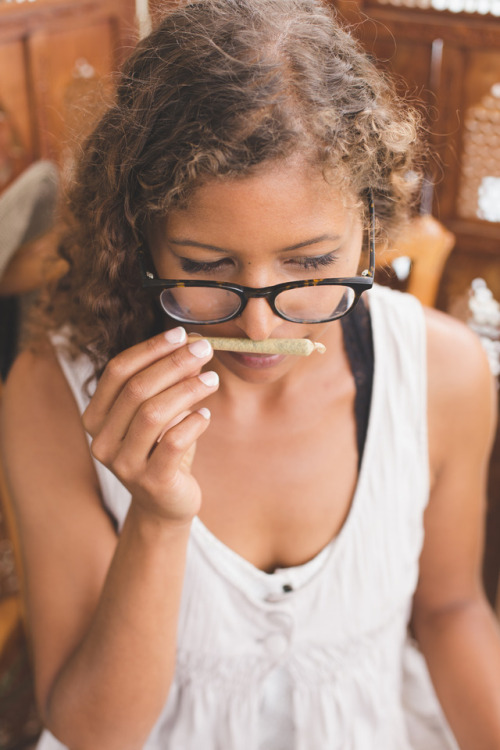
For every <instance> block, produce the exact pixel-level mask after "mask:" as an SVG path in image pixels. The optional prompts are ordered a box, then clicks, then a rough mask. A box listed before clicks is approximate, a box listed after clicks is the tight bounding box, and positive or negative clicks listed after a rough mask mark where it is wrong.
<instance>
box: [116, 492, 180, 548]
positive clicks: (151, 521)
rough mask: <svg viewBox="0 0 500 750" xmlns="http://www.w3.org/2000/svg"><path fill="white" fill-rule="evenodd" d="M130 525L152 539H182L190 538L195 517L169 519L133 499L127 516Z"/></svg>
mask: <svg viewBox="0 0 500 750" xmlns="http://www.w3.org/2000/svg"><path fill="white" fill-rule="evenodd" d="M127 521H128V523H129V524H131V525H133V527H134V528H135V529H136V530H137V531H140V532H141V534H144V535H145V536H147V537H148V538H150V539H153V538H155V537H162V538H165V539H171V540H173V539H182V538H184V537H185V538H188V537H189V534H190V531H191V524H192V522H193V517H192V516H190V517H187V518H184V519H179V518H169V517H168V516H165V515H163V514H160V513H156V512H155V511H154V510H150V509H149V508H145V507H144V506H143V505H141V503H139V502H137V501H135V500H134V498H132V502H131V504H130V508H129V511H128V514H127Z"/></svg>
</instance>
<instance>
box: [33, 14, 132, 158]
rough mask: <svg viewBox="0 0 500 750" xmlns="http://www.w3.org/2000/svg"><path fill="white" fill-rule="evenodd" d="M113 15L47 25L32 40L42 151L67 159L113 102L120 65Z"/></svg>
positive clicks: (35, 96) (42, 152)
mask: <svg viewBox="0 0 500 750" xmlns="http://www.w3.org/2000/svg"><path fill="white" fill-rule="evenodd" d="M116 48H117V39H116V33H115V27H114V23H113V20H112V19H111V18H110V19H104V20H100V21H96V22H95V23H93V24H92V25H87V26H83V27H79V26H78V25H77V24H76V23H75V21H74V19H73V20H72V24H71V27H68V28H64V27H61V26H58V27H57V28H46V29H43V30H41V31H39V32H35V33H34V34H33V35H32V36H31V38H30V39H29V42H28V49H29V60H30V71H31V76H32V79H33V94H34V98H35V106H36V112H37V118H38V128H37V131H38V133H39V139H40V142H39V144H38V145H39V149H38V150H39V153H40V155H41V156H44V157H46V158H51V159H53V160H55V161H57V162H59V163H61V162H64V161H65V160H66V159H67V158H69V155H70V154H71V152H72V150H73V148H74V144H75V143H77V142H78V141H79V140H80V139H81V138H82V137H83V136H84V135H85V134H86V133H87V132H88V131H89V130H90V128H91V126H92V123H93V122H94V121H95V119H96V118H97V117H98V115H99V113H100V112H101V111H102V110H103V108H104V107H105V106H106V104H107V103H108V102H109V97H110V95H111V92H112V90H113V85H112V78H111V73H112V71H113V70H115V69H116V63H117V61H116V59H115V52H114V51H115V50H116Z"/></svg>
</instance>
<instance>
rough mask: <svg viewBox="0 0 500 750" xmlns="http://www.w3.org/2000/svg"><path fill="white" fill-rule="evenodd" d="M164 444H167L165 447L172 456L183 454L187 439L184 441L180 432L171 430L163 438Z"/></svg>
mask: <svg viewBox="0 0 500 750" xmlns="http://www.w3.org/2000/svg"><path fill="white" fill-rule="evenodd" d="M162 442H165V447H166V448H167V450H168V452H169V453H171V454H177V453H181V452H183V451H185V450H186V443H185V439H183V436H182V435H181V433H180V431H179V430H169V432H167V433H166V435H165V436H164V437H163V438H162Z"/></svg>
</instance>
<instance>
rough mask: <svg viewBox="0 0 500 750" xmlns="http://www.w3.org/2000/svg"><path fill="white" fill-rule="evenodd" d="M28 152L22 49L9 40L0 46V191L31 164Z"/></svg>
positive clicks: (30, 143)
mask: <svg viewBox="0 0 500 750" xmlns="http://www.w3.org/2000/svg"><path fill="white" fill-rule="evenodd" d="M7 71H8V73H9V74H8V75H6V72H7ZM32 153H33V136H32V131H31V123H30V108H29V100H28V81H27V75H26V70H25V67H24V48H23V44H22V42H21V41H9V42H7V43H5V44H0V190H2V188H3V187H5V185H7V184H8V183H9V182H10V181H11V180H12V179H14V177H16V176H17V175H18V174H19V173H20V172H21V171H22V170H23V169H24V167H25V166H26V165H27V164H28V163H29V162H30V161H31V159H32Z"/></svg>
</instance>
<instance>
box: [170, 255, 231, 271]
mask: <svg viewBox="0 0 500 750" xmlns="http://www.w3.org/2000/svg"><path fill="white" fill-rule="evenodd" d="M179 261H180V264H181V268H182V270H183V271H185V272H186V273H214V272H215V271H219V270H220V269H221V268H227V267H228V266H230V265H232V261H231V260H230V259H229V258H222V259H221V260H216V261H211V262H207V261H200V260H192V259H191V258H179Z"/></svg>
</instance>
